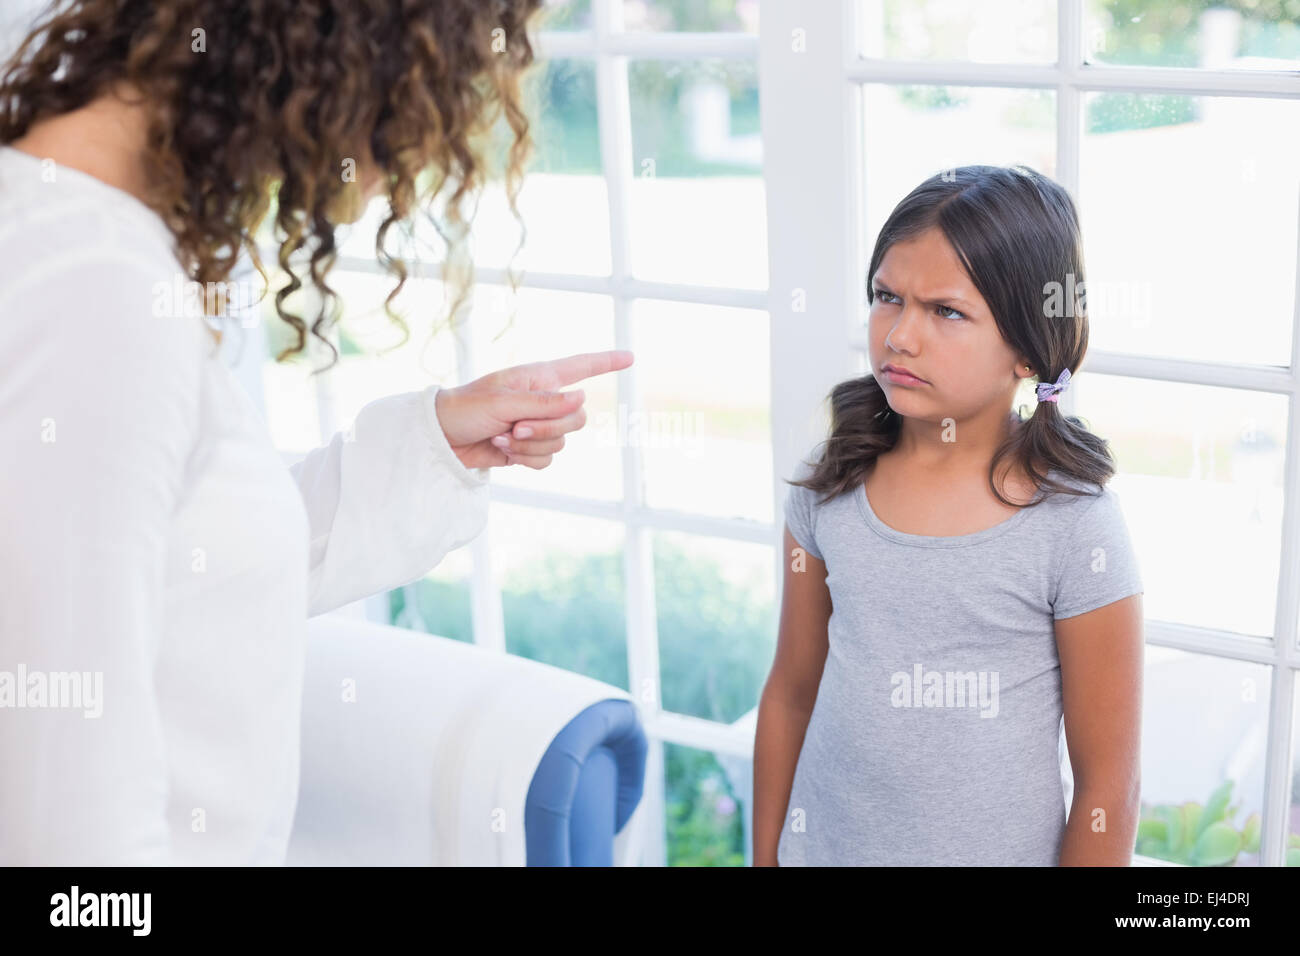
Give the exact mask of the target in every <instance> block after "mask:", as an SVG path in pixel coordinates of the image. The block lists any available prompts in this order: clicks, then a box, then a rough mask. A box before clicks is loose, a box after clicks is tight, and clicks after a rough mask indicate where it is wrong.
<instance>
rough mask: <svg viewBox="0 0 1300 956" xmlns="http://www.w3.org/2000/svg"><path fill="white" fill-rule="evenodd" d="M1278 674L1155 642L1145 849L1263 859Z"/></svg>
mask: <svg viewBox="0 0 1300 956" xmlns="http://www.w3.org/2000/svg"><path fill="white" fill-rule="evenodd" d="M1270 676H1271V669H1270V668H1269V667H1268V666H1266V665H1264V664H1255V663H1251V662H1247V661H1234V660H1228V659H1226V658H1222V657H1210V656H1208V655H1204V654H1190V653H1187V652H1186V651H1181V650H1176V649H1174V648H1168V647H1156V646H1153V645H1149V646H1148V647H1147V649H1146V671H1145V676H1144V679H1143V690H1142V810H1141V817H1140V820H1139V824H1138V838H1137V844H1136V852H1137V853H1139V854H1141V855H1142V856H1150V857H1155V858H1156V859H1161V860H1170V861H1173V862H1177V863H1184V864H1187V865H1189V866H1258V865H1259V845H1258V840H1259V836H1258V827H1259V823H1260V814H1261V813H1262V810H1263V806H1264V758H1265V754H1266V753H1267V750H1268V747H1267V740H1268V702H1269V690H1270V683H1269V682H1270ZM1067 734H1068V731H1067ZM1216 795H1217V797H1218V798H1219V800H1215V797H1216ZM1219 801H1223V802H1222V803H1221V802H1219ZM1252 834H1253V836H1252Z"/></svg>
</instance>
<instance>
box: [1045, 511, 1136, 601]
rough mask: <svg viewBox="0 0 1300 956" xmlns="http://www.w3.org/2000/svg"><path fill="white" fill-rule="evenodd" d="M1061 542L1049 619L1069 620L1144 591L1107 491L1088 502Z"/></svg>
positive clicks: (1125, 530)
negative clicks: (1058, 567) (1050, 617)
mask: <svg viewBox="0 0 1300 956" xmlns="http://www.w3.org/2000/svg"><path fill="white" fill-rule="evenodd" d="M1080 503H1081V505H1082V507H1083V513H1082V514H1081V515H1080V516H1079V518H1078V519H1077V520H1076V521H1075V523H1074V526H1073V528H1072V529H1071V530H1070V531H1069V532H1067V533H1066V535H1065V538H1064V540H1063V541H1062V542H1061V546H1062V549H1063V554H1062V556H1061V563H1060V572H1059V574H1058V576H1057V581H1056V589H1055V599H1054V600H1053V602H1052V616H1053V618H1054V619H1055V620H1058V621H1059V620H1061V619H1062V618H1067V617H1074V616H1075V615H1078V614H1084V613H1086V612H1088V611H1092V610H1095V609H1096V608H1099V607H1104V606H1105V605H1107V604H1111V603H1113V602H1115V601H1118V600H1120V599H1121V598H1126V597H1129V596H1131V595H1133V594H1141V593H1142V592H1143V584H1142V575H1141V569H1140V568H1139V566H1138V560H1137V555H1136V554H1135V553H1134V550H1133V543H1132V541H1131V540H1130V537H1129V532H1128V525H1127V523H1126V522H1125V520H1124V512H1123V509H1122V508H1121V506H1120V499H1119V496H1118V495H1117V494H1116V493H1115V492H1114V491H1113V490H1112V489H1110V488H1103V489H1102V493H1101V494H1100V495H1098V496H1096V497H1095V498H1094V499H1093V500H1092V501H1086V499H1085V500H1083V501H1081V502H1080Z"/></svg>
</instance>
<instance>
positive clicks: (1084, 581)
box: [754, 166, 1143, 866]
mask: <svg viewBox="0 0 1300 956" xmlns="http://www.w3.org/2000/svg"><path fill="white" fill-rule="evenodd" d="M1083 276H1084V272H1083V258H1082V249H1081V240H1080V235H1079V225H1078V219H1077V215H1076V212H1075V208H1074V204H1073V202H1072V201H1071V199H1070V197H1069V195H1068V194H1067V193H1066V192H1065V190H1063V189H1062V188H1061V187H1060V186H1059V185H1057V184H1056V183H1054V182H1053V181H1051V180H1050V179H1048V178H1046V177H1044V176H1042V175H1040V174H1038V173H1035V172H1034V171H1032V170H1029V169H1027V168H1024V167H1014V168H1001V167H990V166H967V167H963V168H960V169H957V170H955V171H953V170H948V171H947V172H946V173H944V174H937V175H935V176H933V177H931V178H930V179H927V180H926V181H925V182H923V183H922V184H921V185H920V186H918V187H917V188H916V189H915V190H913V191H912V192H911V194H909V195H908V196H907V197H906V198H905V199H904V200H903V201H902V202H901V203H899V205H898V207H897V208H896V209H894V211H893V212H892V213H891V215H890V216H889V218H888V220H887V221H886V222H885V224H884V226H883V228H882V229H881V232H880V236H879V238H878V240H877V242H876V246H875V249H874V251H873V254H872V257H871V265H870V269H869V271H868V273H867V283H868V284H867V289H866V295H867V299H868V301H869V302H870V303H871V313H870V320H869V325H870V360H871V368H872V373H871V374H869V375H866V376H864V377H863V378H860V379H854V380H850V381H847V382H843V383H841V384H840V385H838V386H836V387H835V388H834V389H833V390H832V392H831V395H830V403H831V433H830V436H829V438H828V439H826V441H825V442H824V443H823V446H824V447H823V448H822V451H821V454H820V455H819V456H817V457H816V461H815V463H812V464H809V463H805V464H804V465H803V466H802V467H801V468H800V469H799V471H798V474H797V475H796V479H795V480H794V481H792V482H791V485H792V488H791V490H790V492H789V495H788V496H787V500H786V508H785V517H786V530H785V547H786V552H787V555H788V564H787V567H786V572H785V585H784V597H783V602H782V609H781V624H780V634H779V637H778V642H777V650H776V657H775V662H774V664H773V666H772V671H771V674H770V676H769V677H768V680H767V684H766V686H765V688H764V691H763V695H762V700H761V703H760V707H759V716H758V728H757V736H756V741H755V755H754V777H755V779H754V792H755V808H754V839H755V845H754V859H755V863H756V864H758V865H772V864H780V865H827V864H835V865H860V864H875V865H1015V866H1018V865H1054V864H1058V863H1059V864H1121V865H1127V863H1128V862H1129V860H1130V854H1131V850H1132V847H1133V842H1134V838H1135V834H1136V831H1137V814H1138V796H1139V794H1138V781H1139V743H1138V742H1139V739H1140V712H1141V667H1142V643H1143V638H1142V609H1141V597H1140V595H1141V593H1142V590H1143V586H1142V580H1141V576H1140V573H1139V567H1138V563H1137V560H1136V558H1135V556H1134V553H1133V550H1132V547H1131V544H1130V540H1129V536H1128V533H1127V528H1126V525H1125V521H1124V518H1123V515H1122V512H1121V509H1120V504H1119V501H1118V498H1117V496H1116V495H1115V493H1114V492H1113V491H1112V490H1111V489H1109V488H1107V487H1106V483H1107V481H1109V479H1110V478H1111V476H1112V475H1113V474H1114V471H1115V467H1114V463H1113V460H1112V458H1111V456H1110V453H1109V451H1108V448H1107V444H1106V442H1105V441H1103V440H1102V439H1101V438H1099V437H1097V436H1096V435H1094V434H1092V433H1091V432H1090V431H1089V430H1088V429H1087V428H1086V427H1085V425H1084V424H1083V422H1081V421H1080V420H1079V419H1077V418H1069V417H1067V416H1065V415H1064V414H1062V412H1061V411H1060V410H1059V409H1058V407H1057V404H1056V403H1057V397H1058V395H1059V394H1060V392H1061V391H1063V390H1064V389H1066V388H1067V387H1068V386H1069V384H1070V379H1071V377H1072V376H1073V375H1075V374H1076V373H1077V372H1078V370H1079V367H1080V365H1081V364H1082V363H1083V359H1084V356H1085V354H1086V352H1087V347H1088V320H1087V315H1086V307H1085V299H1084V297H1083V295H1082V291H1083V288H1084V279H1083ZM1063 293H1064V295H1063ZM1031 377H1037V378H1038V381H1039V384H1038V386H1037V394H1036V397H1037V404H1036V406H1035V408H1034V410H1033V413H1032V414H1031V415H1030V416H1029V417H1028V418H1027V419H1022V418H1021V417H1020V416H1019V415H1017V414H1015V413H1013V412H1012V411H1011V406H1012V403H1013V401H1014V398H1015V394H1016V391H1017V388H1018V387H1019V386H1020V384H1021V382H1022V381H1023V380H1025V379H1027V378H1031ZM1062 724H1063V725H1064V727H1063V729H1064V734H1065V738H1066V739H1067V740H1068V750H1069V760H1070V765H1071V767H1072V770H1073V778H1074V791H1073V801H1072V807H1071V812H1070V814H1069V817H1068V822H1067V817H1066V804H1065V796H1064V788H1063V783H1062V768H1061V764H1060V761H1061V750H1060V749H1059V748H1060V745H1061V731H1062Z"/></svg>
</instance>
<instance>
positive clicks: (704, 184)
mask: <svg viewBox="0 0 1300 956" xmlns="http://www.w3.org/2000/svg"><path fill="white" fill-rule="evenodd" d="M628 84H629V87H630V98H631V110H632V161H633V164H634V166H633V170H632V183H631V190H630V193H631V195H630V199H629V203H630V211H629V215H630V218H631V224H630V232H631V235H630V237H629V238H630V243H631V254H632V271H633V272H634V273H635V274H636V275H637V277H638V278H642V279H654V280H659V281H664V282H683V283H691V284H698V285H709V286H734V287H740V288H750V289H764V288H766V287H767V220H766V209H767V204H766V197H765V195H764V191H763V180H762V176H761V172H762V140H761V137H760V136H759V126H758V69H757V65H756V64H755V63H753V62H743V63H741V62H729V61H713V60H710V61H703V62H699V63H683V62H680V61H676V60H635V61H633V62H632V63H630V64H629V66H628Z"/></svg>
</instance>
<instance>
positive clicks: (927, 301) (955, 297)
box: [875, 276, 972, 307]
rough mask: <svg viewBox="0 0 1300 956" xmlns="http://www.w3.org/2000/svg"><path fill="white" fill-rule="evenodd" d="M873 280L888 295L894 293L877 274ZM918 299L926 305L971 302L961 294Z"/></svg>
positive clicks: (967, 304) (965, 303)
mask: <svg viewBox="0 0 1300 956" xmlns="http://www.w3.org/2000/svg"><path fill="white" fill-rule="evenodd" d="M875 282H876V285H878V286H880V287H881V288H882V289H884V290H885V291H886V292H888V293H889V294H890V295H893V294H894V290H893V289H891V288H889V285H888V283H886V282H885V280H884V279H881V278H880V277H879V276H877V277H876V280H875ZM920 301H921V302H923V303H925V304H926V305H943V304H945V303H947V302H960V303H961V304H962V305H964V306H968V307H969V306H970V305H971V304H972V303H970V302H968V301H966V300H965V299H963V298H962V297H961V296H959V295H946V296H942V297H941V298H938V299H921V300H920Z"/></svg>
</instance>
